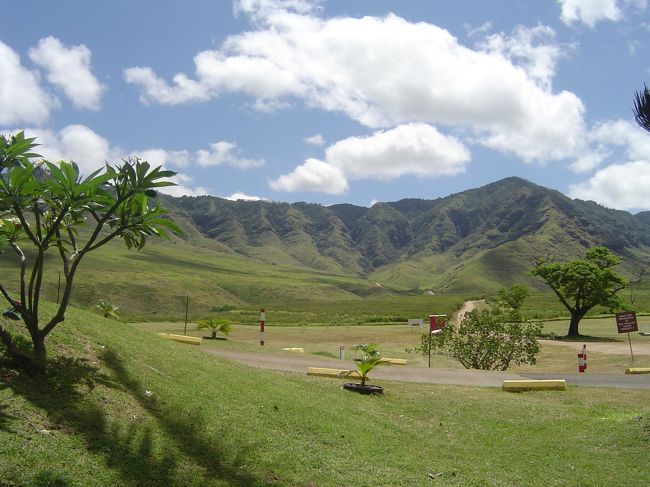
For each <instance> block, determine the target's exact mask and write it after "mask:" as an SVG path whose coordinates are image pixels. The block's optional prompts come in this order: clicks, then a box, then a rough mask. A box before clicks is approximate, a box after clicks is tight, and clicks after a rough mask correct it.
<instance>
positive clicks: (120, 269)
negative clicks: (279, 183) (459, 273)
mask: <svg viewBox="0 0 650 487" xmlns="http://www.w3.org/2000/svg"><path fill="white" fill-rule="evenodd" d="M57 259H58V257H57V256H56V255H54V254H51V255H50V262H51V263H52V267H50V272H48V273H47V274H46V276H45V286H44V289H45V296H46V298H48V299H50V300H52V301H56V297H57V282H58V270H59V269H58V268H57V267H55V266H56V265H57V264H58V262H57ZM15 262H16V259H15V258H14V255H12V254H10V253H9V252H6V253H5V254H4V255H3V256H2V259H0V271H1V272H2V275H3V279H2V282H3V284H5V285H6V286H7V287H8V288H9V289H12V284H13V285H17V283H18V270H17V267H16V265H15ZM75 282H76V285H75V288H74V291H73V297H72V303H73V304H75V305H77V306H81V307H92V306H94V305H95V304H97V303H98V301H99V300H100V299H106V298H110V299H111V300H112V301H113V302H114V303H115V304H116V305H117V306H119V307H120V311H121V312H122V314H123V316H125V317H128V318H133V319H166V318H173V319H182V318H183V317H184V313H185V302H186V298H187V297H188V296H189V298H190V312H191V315H190V317H193V318H197V317H202V316H204V315H206V314H208V313H210V310H211V309H213V308H218V307H221V306H224V305H232V306H235V307H237V308H250V309H255V308H259V307H260V306H266V307H269V308H278V307H282V309H288V310H299V309H302V308H303V307H304V306H314V305H315V306H319V305H320V306H323V307H325V306H326V305H329V303H332V302H339V301H340V302H352V303H353V302H355V301H360V300H361V299H362V297H372V296H388V295H390V294H391V293H390V290H386V289H383V288H380V287H378V286H377V285H376V284H374V283H372V282H369V281H366V280H363V279H359V278H356V277H351V276H344V275H335V274H328V273H325V272H318V271H314V270H312V269H306V268H300V267H287V266H280V265H277V266H274V265H270V264H266V263H263V262H261V261H258V260H254V259H251V258H247V257H244V256H241V255H237V254H234V253H231V252H221V251H215V250H213V249H206V248H203V247H198V246H193V245H190V244H188V243H186V242H183V241H178V242H176V243H175V244H173V245H170V244H163V243H161V242H156V241H152V242H151V243H150V244H148V245H147V246H146V247H145V248H144V249H143V250H142V251H139V252H138V251H135V250H127V249H126V248H125V247H124V246H123V245H122V243H121V242H119V241H113V242H112V243H111V244H109V245H107V246H105V247H102V248H100V249H99V250H97V251H95V252H93V253H92V254H89V255H88V257H86V259H85V260H84V261H83V263H82V264H81V266H80V270H79V272H78V273H77V277H76V281H75Z"/></svg>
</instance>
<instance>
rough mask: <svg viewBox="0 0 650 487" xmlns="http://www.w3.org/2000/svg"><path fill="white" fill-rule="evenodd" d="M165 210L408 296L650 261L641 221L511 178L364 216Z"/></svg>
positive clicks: (282, 259)
mask: <svg viewBox="0 0 650 487" xmlns="http://www.w3.org/2000/svg"><path fill="white" fill-rule="evenodd" d="M165 204H166V205H167V206H169V207H170V208H171V209H172V211H173V212H177V213H178V212H182V213H183V214H184V215H186V217H187V221H188V224H190V225H193V226H194V227H195V228H196V233H197V234H200V235H202V236H204V237H206V238H208V239H211V240H214V241H216V242H218V243H220V244H222V245H223V246H225V247H227V248H228V249H229V250H231V251H233V252H236V253H238V254H242V255H245V256H248V257H252V258H255V259H260V260H262V261H264V262H267V263H271V264H284V265H297V266H304V267H307V268H311V269H314V270H319V271H325V272H333V273H337V274H346V275H355V276H360V277H364V276H369V277H370V278H371V279H372V280H374V281H379V282H381V283H382V284H384V285H388V286H395V287H398V288H406V289H409V288H418V287H419V288H431V289H433V290H435V291H446V292H450V291H458V292H461V291H462V292H465V291H468V290H471V289H474V288H478V289H484V288H486V287H487V289H497V288H499V287H501V286H502V285H504V284H508V283H510V282H512V281H514V280H522V279H523V280H526V273H527V271H528V270H529V268H530V265H531V261H532V259H533V257H535V256H540V255H542V256H545V255H548V256H549V257H556V258H560V259H566V258H575V257H577V256H578V255H580V254H581V253H582V249H584V248H585V247H589V246H593V245H605V246H607V247H609V248H611V249H612V250H614V251H615V252H617V253H618V254H619V255H621V256H623V257H625V258H626V260H627V261H629V262H628V264H629V265H630V266H631V265H633V264H634V263H635V262H638V261H639V259H644V258H645V257H646V256H649V255H650V217H649V216H648V215H647V214H646V213H641V214H639V215H637V216H634V215H631V214H630V213H627V212H624V211H617V210H610V209H607V208H604V207H602V206H600V205H598V204H596V203H594V202H586V201H580V200H572V199H570V198H568V197H566V196H564V195H562V194H561V193H560V192H558V191H554V190H550V189H547V188H544V187H541V186H538V185H535V184H533V183H530V182H528V181H526V180H523V179H520V178H516V177H511V178H506V179H503V180H501V181H497V182H495V183H492V184H488V185H486V186H484V187H481V188H478V189H472V190H468V191H464V192H461V193H457V194H454V195H450V196H448V197H445V198H438V199H436V200H422V199H404V200H400V201H397V202H392V203H377V204H375V205H374V206H373V207H372V208H365V207H358V206H354V205H349V204H340V205H333V206H330V207H323V206H320V205H315V204H308V203H294V204H287V203H270V202H261V201H227V200H224V199H220V198H216V197H208V196H203V197H198V198H192V197H183V198H180V199H178V198H169V197H165ZM529 282H530V283H531V284H533V285H537V286H539V284H540V283H539V282H538V281H533V280H529Z"/></svg>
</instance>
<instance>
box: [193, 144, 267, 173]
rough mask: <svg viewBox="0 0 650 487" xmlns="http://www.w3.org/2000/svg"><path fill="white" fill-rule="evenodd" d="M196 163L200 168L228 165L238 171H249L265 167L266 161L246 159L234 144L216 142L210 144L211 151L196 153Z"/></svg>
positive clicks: (203, 150) (202, 150)
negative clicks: (240, 155)
mask: <svg viewBox="0 0 650 487" xmlns="http://www.w3.org/2000/svg"><path fill="white" fill-rule="evenodd" d="M196 162H197V164H199V166H204V167H209V166H220V165H224V164H225V165H228V166H233V167H236V168H238V169H249V168H253V167H260V166H263V165H264V159H245V158H242V157H239V154H238V151H237V144H235V143H234V142H226V141H221V142H215V143H214V144H210V150H205V149H201V150H199V151H197V153H196Z"/></svg>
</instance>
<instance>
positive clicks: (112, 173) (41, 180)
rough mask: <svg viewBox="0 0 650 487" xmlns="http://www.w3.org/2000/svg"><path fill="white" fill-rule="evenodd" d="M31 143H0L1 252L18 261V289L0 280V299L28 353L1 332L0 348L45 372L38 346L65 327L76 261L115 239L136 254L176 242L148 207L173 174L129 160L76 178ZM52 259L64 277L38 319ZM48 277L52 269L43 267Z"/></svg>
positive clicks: (17, 138)
mask: <svg viewBox="0 0 650 487" xmlns="http://www.w3.org/2000/svg"><path fill="white" fill-rule="evenodd" d="M34 140H35V139H31V138H26V137H25V136H24V134H23V133H22V132H20V133H18V134H16V135H13V136H10V137H7V136H0V251H1V250H3V249H4V250H7V251H8V250H10V251H9V252H5V254H4V255H3V256H2V259H8V258H10V256H11V255H13V256H14V257H13V258H14V259H16V260H17V266H18V269H19V271H18V277H17V282H7V276H6V275H4V276H0V293H1V294H2V296H3V297H4V299H5V300H6V301H7V303H8V304H9V306H10V307H11V308H13V313H14V316H16V317H18V318H19V319H20V320H21V321H22V322H23V324H24V326H25V328H26V329H27V331H28V332H29V336H30V337H31V340H32V345H33V353H32V355H31V356H30V355H28V354H26V353H25V352H23V351H22V350H20V348H19V347H17V346H16V344H15V340H13V339H12V335H11V333H10V332H9V331H8V330H6V329H3V328H2V326H0V340H2V343H3V344H4V345H5V347H6V349H7V350H8V351H9V353H10V354H11V355H13V356H14V357H18V358H22V359H23V360H29V361H30V362H31V363H33V364H35V365H36V366H38V367H39V368H43V367H44V366H45V358H46V348H45V339H46V337H47V336H48V335H49V334H50V333H51V332H52V330H53V329H54V328H55V327H56V326H57V325H58V324H59V323H61V322H62V321H63V320H64V319H65V312H66V309H67V307H68V303H69V302H70V297H71V294H72V287H73V282H74V277H75V274H76V272H77V270H78V269H79V265H80V264H81V262H82V260H83V258H84V257H85V256H86V255H88V254H89V253H90V252H92V251H94V250H96V249H98V248H99V247H101V246H102V245H105V244H106V243H108V242H109V241H111V240H112V239H114V238H116V237H117V238H120V239H122V241H123V242H124V243H125V244H126V246H127V247H128V248H131V247H135V248H137V249H142V248H143V247H144V245H145V243H146V242H147V238H149V237H150V236H158V237H164V238H169V237H170V236H169V233H168V232H171V233H173V234H177V235H179V234H180V233H181V231H180V229H179V228H178V226H177V225H176V224H175V223H174V222H173V221H171V220H169V219H167V218H165V217H164V215H165V213H166V212H165V210H164V209H162V208H161V207H160V206H158V205H157V204H156V205H154V206H150V205H149V198H151V197H154V196H156V188H159V187H163V186H171V185H174V183H172V182H171V181H170V180H169V178H170V177H171V176H173V175H174V174H175V173H174V172H172V171H164V170H162V168H161V167H155V168H152V167H151V166H150V165H149V164H148V163H147V162H146V161H143V160H140V159H137V158H136V159H133V160H131V159H129V160H125V161H122V162H121V163H118V164H116V165H110V164H106V165H105V166H104V167H103V168H101V169H99V170H97V171H95V172H93V173H92V174H89V175H87V176H85V177H84V176H82V175H81V174H80V172H79V168H78V167H77V165H76V164H74V163H73V162H66V161H59V162H56V163H53V162H49V161H46V160H43V159H42V158H41V157H40V156H39V155H38V154H35V153H33V152H31V151H32V149H33V148H34V147H35V146H36V145H37V144H35V143H34ZM48 254H53V255H55V256H58V259H59V262H60V266H61V269H62V273H63V277H64V287H63V294H62V297H61V300H60V302H59V304H58V307H57V308H56V310H55V312H54V313H53V315H52V316H47V317H45V316H43V314H42V312H41V311H42V307H41V303H42V301H41V297H42V296H41V293H42V288H43V282H44V273H45V260H46V257H47V256H48ZM48 268H49V269H51V267H48Z"/></svg>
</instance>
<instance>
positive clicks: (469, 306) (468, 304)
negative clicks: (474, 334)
mask: <svg viewBox="0 0 650 487" xmlns="http://www.w3.org/2000/svg"><path fill="white" fill-rule="evenodd" d="M482 306H485V299H481V300H479V301H465V302H464V303H463V306H462V307H461V308H460V309H459V310H458V313H456V316H455V320H456V323H459V322H460V321H461V320H462V319H463V317H464V316H465V315H466V314H467V313H469V312H470V311H474V310H475V309H476V308H480V307H482Z"/></svg>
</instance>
